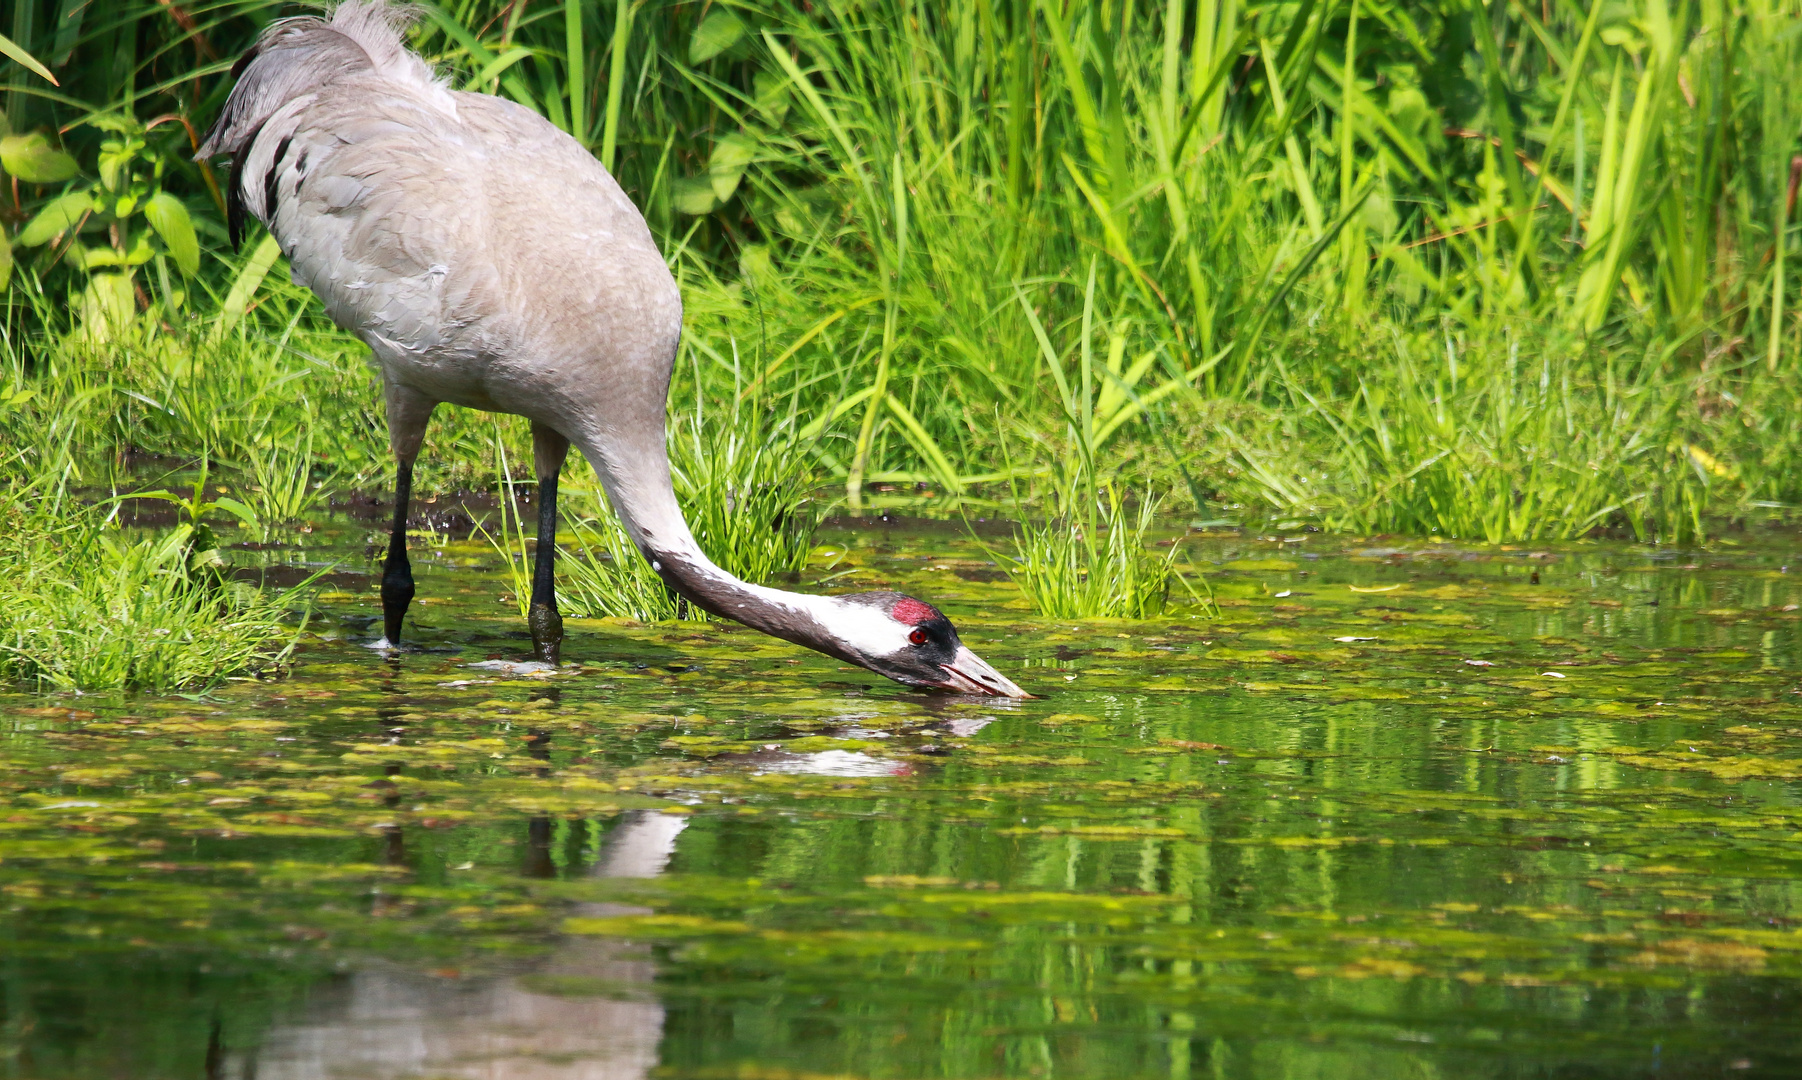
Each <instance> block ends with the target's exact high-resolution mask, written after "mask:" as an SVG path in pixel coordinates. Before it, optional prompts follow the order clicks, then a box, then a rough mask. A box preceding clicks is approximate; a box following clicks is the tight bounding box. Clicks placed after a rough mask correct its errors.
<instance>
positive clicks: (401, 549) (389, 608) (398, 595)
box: [382, 461, 413, 645]
mask: <svg viewBox="0 0 1802 1080" xmlns="http://www.w3.org/2000/svg"><path fill="white" fill-rule="evenodd" d="M412 501H413V463H412V462H411V461H402V462H400V463H399V464H398V465H397V466H396V467H395V469H394V524H393V526H392V527H391V528H390V530H389V533H388V561H387V562H386V563H384V564H383V565H382V636H383V637H385V638H387V639H388V644H390V645H399V644H400V623H401V620H402V619H404V618H406V615H407V605H408V604H410V603H412V602H413V564H412V563H411V562H408V561H407V506H408V504H409V503H411V502H412Z"/></svg>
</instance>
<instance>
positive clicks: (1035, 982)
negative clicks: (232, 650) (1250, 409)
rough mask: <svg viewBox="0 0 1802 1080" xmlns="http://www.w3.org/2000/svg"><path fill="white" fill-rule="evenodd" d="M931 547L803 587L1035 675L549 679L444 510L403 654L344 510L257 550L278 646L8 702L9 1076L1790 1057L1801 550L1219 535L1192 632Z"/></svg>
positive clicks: (1567, 1064) (1253, 1071)
mask: <svg viewBox="0 0 1802 1080" xmlns="http://www.w3.org/2000/svg"><path fill="white" fill-rule="evenodd" d="M960 531H961V526H960V527H959V528H958V529H955V530H954V529H950V528H947V527H943V526H937V527H931V528H907V527H902V526H900V525H896V524H889V525H884V524H882V523H880V522H874V523H866V524H858V525H849V524H848V525H846V526H844V527H842V528H838V529H833V530H828V531H827V532H826V533H824V534H822V539H823V540H824V541H826V545H825V548H824V549H823V550H822V552H821V553H820V560H819V562H818V564H817V567H818V568H817V569H816V571H815V572H814V573H811V574H809V575H808V577H807V579H806V582H805V583H804V585H803V586H802V587H805V588H813V587H815V586H814V582H816V581H818V580H820V579H822V578H825V577H827V576H828V575H829V574H830V575H840V576H838V577H836V578H834V579H833V580H831V581H830V583H829V584H828V585H825V586H820V588H858V589H867V588H902V589H905V590H908V591H912V592H915V593H917V594H919V595H922V596H926V597H929V598H933V599H935V600H937V601H940V602H942V605H943V606H944V607H945V609H946V610H947V611H948V612H949V613H950V614H951V615H952V616H953V618H954V619H955V620H956V621H957V622H958V624H959V626H960V627H961V628H962V629H963V632H964V637H965V640H966V641H967V642H969V643H970V644H972V645H973V646H974V647H975V648H976V649H977V651H978V652H980V653H981V654H982V655H983V656H985V657H986V658H988V659H989V660H991V661H992V662H993V663H995V665H996V667H997V668H998V669H1000V670H1001V671H1003V672H1004V673H1005V674H1007V675H1009V676H1010V677H1012V678H1014V679H1015V680H1016V681H1017V682H1019V683H1020V684H1021V685H1022V686H1024V687H1026V688H1027V689H1028V690H1029V691H1031V692H1033V693H1035V694H1038V695H1041V697H1040V698H1039V699H1038V700H1034V701H1027V702H1007V701H994V700H978V699H969V698H954V697H941V696H931V695H925V694H919V693H915V692H911V691H908V690H905V689H903V688H900V687H897V686H894V685H891V684H888V683H887V682H885V681H883V680H880V679H878V678H877V677H875V676H872V675H869V674H868V673H865V672H862V671H859V670H854V669H850V668H846V667H844V666H841V665H838V664H836V663H835V662H833V661H831V660H829V659H826V658H823V657H819V656H817V655H814V654H811V653H808V652H806V651H804V650H800V649H797V648H793V647H790V646H787V645H785V644H783V643H780V642H776V641H773V640H771V639H768V638H764V637H762V636H760V635H757V634H755V633H753V632H750V631H747V630H744V629H742V628H738V627H732V626H717V625H707V626H701V625H691V624H683V625H674V626H653V627H646V626H638V625H633V624H628V623H621V622H617V621H605V620H603V621H584V620H571V621H570V624H569V627H568V629H569V632H570V638H569V641H568V643H567V645H566V659H568V660H569V661H571V663H570V664H569V665H568V666H567V667H566V668H565V669H564V670H563V671H561V672H559V673H556V674H549V675H546V674H542V673H539V674H534V673H531V672H530V671H529V669H520V668H517V667H512V666H510V665H509V662H510V661H517V660H520V659H522V658H523V657H524V656H525V655H526V654H527V653H528V652H529V648H530V644H529V641H528V640H527V639H526V637H525V634H524V631H523V627H522V626H521V625H520V624H519V621H518V619H517V616H516V614H515V612H514V607H513V604H512V601H511V598H510V597H508V596H507V595H506V593H507V590H508V588H509V585H508V581H507V579H506V578H505V576H504V575H502V574H500V573H498V572H497V571H496V569H495V567H494V566H493V562H494V560H493V557H492V555H491V554H490V553H489V552H487V551H486V549H484V548H482V547H480V546H479V545H465V544H450V543H441V544H419V545H416V548H415V550H416V553H417V554H416V559H417V562H416V568H417V569H418V571H419V572H420V583H419V584H420V596H421V598H422V601H423V602H421V603H419V604H418V606H416V608H415V616H416V619H415V621H416V624H417V625H416V627H415V628H414V631H413V636H414V640H415V641H417V642H418V643H419V644H420V645H421V646H422V648H420V649H419V650H418V651H414V652H410V653H408V654H405V655H402V656H399V657H397V658H392V659H384V658H382V657H381V656H379V655H377V654H375V653H373V652H371V651H369V650H368V649H366V648H364V647H363V645H362V643H363V642H365V641H367V639H368V637H369V636H370V634H369V629H370V626H369V624H370V623H371V621H372V620H374V619H375V616H376V615H377V613H378V610H379V608H378V602H377V600H376V596H375V590H374V585H375V582H374V580H373V578H371V577H369V576H368V572H369V571H370V570H371V569H373V567H372V565H371V564H370V563H369V562H368V561H367V555H366V551H367V550H368V549H367V547H366V541H367V536H366V534H365V533H364V531H363V530H362V529H361V528H360V527H358V526H356V525H355V524H353V523H350V522H340V523H339V524H337V525H334V526H329V527H328V526H321V528H320V529H319V530H317V531H316V532H314V533H312V534H308V535H305V536H301V537H297V538H296V540H297V541H298V542H299V544H298V546H277V547H274V548H271V549H266V550H260V551H249V550H246V551H240V552H237V553H235V554H234V558H235V559H237V560H238V561H240V562H241V563H244V564H247V565H248V564H252V563H265V564H270V565H277V566H285V567H287V569H286V570H285V571H284V572H285V573H289V574H292V573H295V572H298V571H299V570H301V569H306V568H309V567H316V566H319V565H323V564H325V563H330V562H333V561H335V560H337V561H341V565H340V566H339V567H338V570H337V572H336V573H335V574H334V575H333V576H332V578H331V579H330V581H331V583H330V584H329V585H328V586H327V590H326V591H325V592H324V593H323V594H322V596H321V598H320V600H319V601H318V604H317V609H316V613H315V616H314V622H313V630H314V631H315V633H314V634H313V635H312V636H311V637H310V638H309V640H308V642H307V644H306V645H305V647H304V648H303V649H302V651H301V652H300V654H299V655H298V661H297V663H296V665H295V667H294V669H293V672H292V674H291V675H290V676H289V677H287V678H284V679H281V680H277V681H238V682H230V683H227V684H225V685H223V686H221V687H219V688H217V689H216V690H213V691H211V692H209V693H206V694H201V695H189V696H185V697H184V696H174V695H171V696H150V695H139V696H87V697H81V696H43V695H28V694H16V693H15V694H8V695H5V696H0V718H3V719H4V721H5V727H4V732H5V739H4V745H3V746H0V759H3V760H4V762H5V765H6V768H5V770H4V772H3V773H0V783H3V785H4V798H5V800H6V807H5V809H4V810H3V811H0V902H3V903H4V904H5V906H6V911H7V918H6V919H5V920H4V922H3V923H0V982H3V987H0V990H3V992H0V1069H4V1071H5V1075H7V1076H11V1077H21V1078H46V1080H47V1078H64V1077H69V1078H77V1077H79V1078H90V1077H93V1078H99V1077H109V1078H110V1077H133V1078H146V1080H150V1078H163V1077H168V1078H177V1077H182V1078H189V1077H208V1078H233V1080H239V1078H241V1080H249V1078H251V1077H256V1078H258V1080H270V1078H283V1080H286V1078H295V1080H299V1078H309V1080H315V1078H317V1080H325V1078H352V1077H356V1078H364V1077H383V1078H386V1077H397V1078H398V1077H409V1078H421V1080H424V1078H428V1077H430V1078H450V1077H459V1078H460V1077H470V1078H474V1077H506V1078H511V1080H538V1078H553V1077H555V1078H568V1080H602V1078H606V1080H614V1078H622V1080H624V1078H639V1077H651V1076H656V1077H662V1078H690V1077H692V1078H696V1080H700V1078H706V1077H719V1078H726V1077H738V1078H770V1080H775V1078H818V1077H869V1078H878V1077H880V1078H928V1077H931V1078H941V1077H942V1078H960V1080H962V1078H991V1077H1068V1078H1089V1077H1093V1078H1109V1080H1113V1078H1137V1077H1160V1078H1182V1077H1231V1078H1265V1077H1272V1078H1276V1077H1280V1078H1289V1077H1295V1078H1303V1077H1310V1078H1311V1077H1319V1076H1336V1077H1400V1076H1423V1077H1424V1076H1448V1077H1450V1076H1456V1077H1541V1076H1544V1077H1642V1076H1659V1077H1683V1076H1704V1075H1705V1076H1716V1075H1725V1076H1794V1075H1798V1074H1799V1073H1802V1042H1799V1041H1798V1040H1797V1038H1796V1032H1797V1031H1798V1028H1799V1022H1802V906H1799V904H1798V890H1797V888H1796V884H1795V883H1796V881H1797V879H1798V877H1799V876H1802V843H1799V841H1802V800H1799V799H1798V797H1797V796H1798V780H1799V779H1802V753H1799V752H1798V751H1799V750H1802V715H1799V713H1798V708H1797V705H1798V703H1799V701H1802V699H1799V698H1798V692H1799V688H1798V684H1799V682H1802V676H1799V674H1798V666H1799V662H1802V652H1799V649H1798V640H1797V626H1798V623H1799V622H1802V610H1799V609H1798V604H1802V589H1798V588H1797V587H1796V584H1795V582H1794V577H1795V575H1792V574H1791V573H1789V572H1788V566H1787V561H1788V559H1789V558H1790V557H1791V555H1792V554H1793V553H1794V551H1795V545H1794V544H1793V542H1792V541H1791V540H1790V538H1789V537H1788V535H1787V534H1784V535H1779V534H1769V535H1760V536H1744V537H1736V539H1739V540H1740V541H1741V542H1740V543H1738V544H1727V543H1723V544H1720V545H1716V546H1714V547H1711V548H1708V549H1703V550H1695V551H1675V552H1674V551H1667V550H1661V549H1655V548H1644V547H1632V546H1626V545H1613V546H1611V545H1605V544H1578V545H1567V546H1557V547H1547V548H1529V547H1522V548H1519V549H1516V550H1508V549H1496V548H1471V547H1467V546H1463V545H1459V544H1434V543H1426V542H1419V541H1404V540H1396V539H1393V538H1391V539H1382V538H1378V539H1368V538H1360V539H1351V538H1332V537H1324V536H1321V535H1318V534H1300V535H1279V536H1273V537H1260V536H1257V535H1255V534H1243V535H1241V534H1230V535H1218V536H1204V537H1195V538H1191V539H1189V540H1188V541H1186V544H1185V550H1186V551H1187V552H1188V553H1189V555H1190V557H1191V558H1192V559H1193V560H1194V563H1195V565H1196V567H1197V568H1198V569H1200V570H1202V571H1205V572H1206V576H1207V580H1208V581H1209V582H1210V584H1211V585H1212V588H1213V591H1214V593H1215V595H1216V597H1217V598H1218V600H1219V603H1220V605H1221V606H1220V609H1219V616H1218V617H1200V616H1198V615H1196V614H1195V613H1194V612H1193V611H1192V610H1188V609H1176V610H1175V611H1174V612H1173V613H1172V614H1171V616H1170V617H1168V618H1164V619H1159V620H1154V621H1151V622H1141V623H1125V622H1118V623H1117V622H1075V623H1070V622H1058V623H1047V622H1044V621H1042V620H1038V619H1036V618H1034V617H1032V616H1031V613H1030V612H1029V611H1027V610H1025V609H1024V608H1023V606H1022V605H1021V603H1020V602H1019V600H1018V599H1017V594H1016V593H1015V592H1014V591H1013V590H1012V588H1011V586H1009V585H1008V584H1007V583H1006V582H1005V581H996V580H994V579H995V577H996V574H995V573H994V571H993V568H992V566H990V565H989V559H990V556H989V555H988V554H986V553H985V552H983V551H982V550H981V549H980V548H979V547H977V546H976V545H974V544H972V543H971V542H969V541H968V540H966V539H963V538H961V537H960V535H959V533H960ZM1797 569H1798V573H1802V562H1798V563H1797ZM847 571H855V573H850V574H847V573H846V572H847Z"/></svg>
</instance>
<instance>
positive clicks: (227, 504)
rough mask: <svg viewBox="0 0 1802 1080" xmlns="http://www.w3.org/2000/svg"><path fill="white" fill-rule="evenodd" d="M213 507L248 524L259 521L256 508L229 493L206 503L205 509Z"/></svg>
mask: <svg viewBox="0 0 1802 1080" xmlns="http://www.w3.org/2000/svg"><path fill="white" fill-rule="evenodd" d="M212 508H217V509H220V510H223V511H225V512H226V513H228V514H230V515H231V516H232V517H235V518H237V519H238V520H239V521H242V522H243V523H244V524H246V525H255V524H256V523H257V512H256V511H255V510H252V509H251V508H250V507H248V506H246V505H244V504H243V503H241V502H239V501H238V500H236V499H234V498H231V497H230V496H228V495H221V496H219V497H218V498H216V499H214V500H213V501H212V502H210V503H207V504H205V509H212Z"/></svg>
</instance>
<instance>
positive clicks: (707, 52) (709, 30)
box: [688, 7, 745, 64]
mask: <svg viewBox="0 0 1802 1080" xmlns="http://www.w3.org/2000/svg"><path fill="white" fill-rule="evenodd" d="M744 36H745V24H744V20H742V19H740V18H739V17H738V16H737V15H735V14H733V13H732V12H731V11H730V10H728V9H726V8H723V7H716V8H714V9H713V10H712V11H711V12H709V13H708V14H707V17H706V18H705V19H702V20H701V25H699V26H697V27H695V32H694V36H693V37H691V38H689V39H688V62H689V63H691V64H699V63H702V62H704V61H707V60H711V59H713V58H714V57H716V56H718V55H719V54H720V53H723V52H725V51H726V50H727V49H730V48H731V47H732V46H734V45H736V44H738V43H739V41H740V40H742V39H743V38H744Z"/></svg>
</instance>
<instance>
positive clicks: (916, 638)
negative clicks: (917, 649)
mask: <svg viewBox="0 0 1802 1080" xmlns="http://www.w3.org/2000/svg"><path fill="white" fill-rule="evenodd" d="M907 640H909V641H911V642H913V643H914V644H915V645H924V644H926V631H924V630H921V629H919V628H918V627H915V628H914V632H913V633H911V634H909V635H907Z"/></svg>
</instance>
